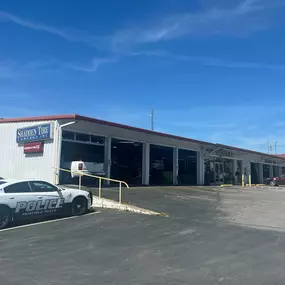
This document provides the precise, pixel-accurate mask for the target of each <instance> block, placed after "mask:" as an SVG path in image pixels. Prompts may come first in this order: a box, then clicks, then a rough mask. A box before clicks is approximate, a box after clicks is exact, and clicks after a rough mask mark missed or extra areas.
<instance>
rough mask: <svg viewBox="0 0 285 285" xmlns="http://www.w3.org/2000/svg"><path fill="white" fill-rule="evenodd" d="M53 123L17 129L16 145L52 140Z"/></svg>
mask: <svg viewBox="0 0 285 285" xmlns="http://www.w3.org/2000/svg"><path fill="white" fill-rule="evenodd" d="M53 129H54V128H53V123H48V124H42V125H36V126H31V127H26V128H21V129H17V133H16V141H17V143H26V142H33V141H45V140H51V139H53Z"/></svg>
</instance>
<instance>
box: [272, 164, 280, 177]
mask: <svg viewBox="0 0 285 285" xmlns="http://www.w3.org/2000/svg"><path fill="white" fill-rule="evenodd" d="M278 176H279V168H278V166H277V165H273V177H278Z"/></svg>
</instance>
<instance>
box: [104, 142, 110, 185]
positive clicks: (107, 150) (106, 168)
mask: <svg viewBox="0 0 285 285" xmlns="http://www.w3.org/2000/svg"><path fill="white" fill-rule="evenodd" d="M111 164H112V138H111V137H105V147H104V171H105V176H106V177H107V178H111ZM105 183H106V184H110V181H105Z"/></svg>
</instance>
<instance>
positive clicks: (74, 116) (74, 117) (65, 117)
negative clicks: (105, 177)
mask: <svg viewBox="0 0 285 285" xmlns="http://www.w3.org/2000/svg"><path fill="white" fill-rule="evenodd" d="M55 120H82V121H88V122H93V123H98V124H103V125H107V126H111V127H117V128H123V129H127V130H132V131H137V132H144V133H147V134H156V135H159V136H163V137H168V138H173V139H178V140H182V141H188V142H194V143H202V144H206V145H209V146H218V147H219V146H220V147H226V148H228V149H231V150H237V151H242V152H247V153H254V154H258V155H265V156H269V157H271V158H276V155H273V154H272V155H271V154H267V153H263V152H258V151H253V150H248V149H243V148H238V147H233V146H228V145H223V144H215V143H210V142H205V141H199V140H194V139H190V138H185V137H180V136H175V135H170V134H166V133H160V132H155V131H150V130H147V129H142V128H137V127H132V126H127V125H122V124H118V123H113V122H108V121H104V120H99V119H95V118H90V117H85V116H81V115H77V114H70V115H54V116H41V117H27V118H11V119H0V124H1V123H18V122H33V121H55ZM278 158H279V159H285V158H284V157H281V156H279V157H278Z"/></svg>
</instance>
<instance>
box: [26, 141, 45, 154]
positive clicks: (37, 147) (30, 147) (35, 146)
mask: <svg viewBox="0 0 285 285" xmlns="http://www.w3.org/2000/svg"><path fill="white" fill-rule="evenodd" d="M43 145H44V144H43V142H32V143H25V144H24V153H39V152H43V150H44V149H43Z"/></svg>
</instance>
